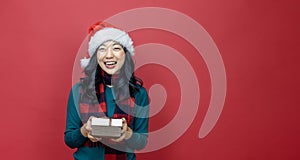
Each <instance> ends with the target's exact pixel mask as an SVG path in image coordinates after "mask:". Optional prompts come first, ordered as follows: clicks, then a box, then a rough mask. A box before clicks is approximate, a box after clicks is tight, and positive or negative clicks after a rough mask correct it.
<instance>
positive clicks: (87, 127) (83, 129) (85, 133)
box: [80, 116, 101, 142]
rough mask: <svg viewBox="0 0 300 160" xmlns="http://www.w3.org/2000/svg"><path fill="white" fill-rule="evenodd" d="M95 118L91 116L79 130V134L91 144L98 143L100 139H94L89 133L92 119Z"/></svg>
mask: <svg viewBox="0 0 300 160" xmlns="http://www.w3.org/2000/svg"><path fill="white" fill-rule="evenodd" d="M93 118H95V117H94V116H91V117H90V118H89V119H88V121H87V122H86V123H85V124H84V125H83V126H82V127H81V128H80V131H81V134H82V135H83V136H84V137H87V138H89V139H90V140H91V141H92V142H97V141H100V140H101V138H95V137H93V136H92V135H91V134H90V133H91V131H92V119H93Z"/></svg>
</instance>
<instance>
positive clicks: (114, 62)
mask: <svg viewBox="0 0 300 160" xmlns="http://www.w3.org/2000/svg"><path fill="white" fill-rule="evenodd" d="M116 64H117V62H116V61H109V62H104V65H105V67H106V68H108V69H113V68H115V66H116Z"/></svg>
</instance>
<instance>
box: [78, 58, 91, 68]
mask: <svg viewBox="0 0 300 160" xmlns="http://www.w3.org/2000/svg"><path fill="white" fill-rule="evenodd" d="M89 62H90V58H86V57H84V58H83V59H81V60H80V66H81V68H85V67H86V66H87V65H88V64H89Z"/></svg>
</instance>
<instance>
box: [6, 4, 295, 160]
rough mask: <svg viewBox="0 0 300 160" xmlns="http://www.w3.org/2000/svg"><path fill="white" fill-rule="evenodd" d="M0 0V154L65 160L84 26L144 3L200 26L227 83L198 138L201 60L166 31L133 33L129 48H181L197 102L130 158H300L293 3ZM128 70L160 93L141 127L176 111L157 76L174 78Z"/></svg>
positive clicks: (204, 77) (204, 84)
mask: <svg viewBox="0 0 300 160" xmlns="http://www.w3.org/2000/svg"><path fill="white" fill-rule="evenodd" d="M0 3H1V5H0V13H1V14H0V20H1V26H0V42H1V45H0V48H1V58H0V65H1V67H0V70H1V75H2V76H1V89H0V96H1V112H0V114H1V116H0V117H1V132H0V136H1V138H2V140H1V146H0V152H1V157H2V158H1V159H8V160H10V159H11V160H15V159H30V160H36V159H44V160H48V159H49V160H50V159H57V160H62V159H72V152H73V151H74V150H71V149H69V148H67V147H66V145H65V144H64V142H63V132H64V127H65V114H66V101H67V97H68V93H69V90H70V88H71V86H72V67H73V63H74V59H75V57H76V54H77V50H78V48H79V46H80V44H81V42H82V41H83V39H84V38H85V36H86V33H87V28H88V26H89V25H91V24H92V23H94V22H95V21H98V20H103V19H106V18H108V17H110V16H112V15H115V14H117V13H119V12H122V11H125V10H128V9H134V8H138V7H150V6H151V7H163V8H169V9H173V10H177V11H179V12H182V13H184V14H186V15H188V16H190V17H191V18H193V19H194V20H196V21H197V22H198V23H199V24H201V25H202V26H203V27H204V28H205V29H206V30H207V31H208V33H209V34H210V35H211V36H212V38H213V39H214V41H215V42H216V44H217V46H218V48H219V50H220V53H221V56H222V58H223V61H224V64H225V68H226V74H227V86H228V87H227V96H226V102H225V106H224V110H223V112H222V114H221V116H220V118H219V121H218V123H217V125H216V126H215V128H214V129H213V130H212V132H211V133H210V134H209V135H208V136H206V137H205V138H204V139H199V138H198V132H199V128H200V125H201V122H202V120H203V117H204V115H205V112H206V109H207V106H208V103H209V97H210V79H209V75H208V71H207V68H206V66H205V63H204V62H203V60H202V58H201V56H199V54H198V53H197V52H196V51H195V50H194V49H193V47H192V46H191V45H190V44H189V43H187V42H185V41H183V40H182V39H180V38H179V37H178V36H176V35H174V34H170V33H165V32H160V31H158V30H140V31H136V32H133V33H132V36H133V39H134V40H135V43H136V45H140V44H144V43H149V42H155V43H163V44H166V45H170V46H172V47H174V48H176V49H177V50H179V51H180V53H184V56H185V57H186V58H187V59H188V60H189V61H190V63H191V64H192V66H193V68H194V69H195V70H196V73H197V76H198V79H199V85H200V88H201V101H200V106H199V107H200V108H199V110H198V113H197V116H196V118H195V120H194V122H193V124H192V125H191V126H190V127H189V129H188V130H187V132H185V134H184V135H183V136H182V137H180V138H179V139H178V140H177V141H176V142H174V143H172V144H171V145H169V146H168V147H166V148H163V149H161V150H158V151H154V152H151V153H142V154H138V157H139V159H184V158H186V159H205V160H215V159H222V160H227V159H228V160H229V159H231V160H232V159H236V160H237V159H273V160H275V159H278V160H281V159H300V154H299V148H300V146H299V144H300V138H299V135H300V121H299V114H300V108H299V104H300V103H299V102H300V101H299V96H300V88H299V81H300V75H299V71H298V69H299V67H300V66H299V63H298V61H299V60H300V59H299V58H300V56H299V53H300V47H299V44H298V43H299V36H300V34H299V28H300V25H299V24H300V23H299V11H298V10H299V7H300V5H299V2H298V1H297V0H294V1H292V0H288V1H283V0H265V1H259V0H244V1H241V0H230V1H222V0H210V1H209V0H198V1H197V0H192V1H183V0H173V1H161V0H160V1H159V0H151V1H150V0H149V1H139V0H134V1H133V0H129V1H100V0H88V1H81V0H63V1H61V0H51V1H50V0H49V1H39V0H27V1H22V0H10V1H1V2H0ZM158 18H159V17H158ZM187 28H188V26H187ZM170 38H171V39H172V41H170ZM154 70H155V72H154ZM137 73H138V75H139V76H140V77H141V78H143V79H144V81H145V86H146V87H150V86H151V85H152V84H154V83H161V84H162V85H164V86H165V88H166V91H167V92H168V99H167V102H166V106H165V108H164V109H163V110H162V111H161V112H160V113H159V114H158V115H156V116H154V117H152V118H151V119H150V130H156V129H159V128H161V127H163V126H164V125H166V124H167V123H168V122H169V121H170V120H171V119H172V117H173V116H174V114H175V113H176V111H177V109H178V103H179V100H178V97H179V96H180V95H178V94H176V91H178V89H179V88H178V87H176V86H178V82H177V81H171V82H167V80H168V79H170V78H172V76H173V77H174V75H173V74H172V73H171V72H170V71H168V70H167V69H166V68H164V67H161V66H151V65H148V66H144V67H142V68H140V69H139V70H138V71H137ZM157 75H159V76H157ZM174 78H176V77H174ZM174 86H175V87H174ZM166 136H167V135H166ZM162 138H163V137H162Z"/></svg>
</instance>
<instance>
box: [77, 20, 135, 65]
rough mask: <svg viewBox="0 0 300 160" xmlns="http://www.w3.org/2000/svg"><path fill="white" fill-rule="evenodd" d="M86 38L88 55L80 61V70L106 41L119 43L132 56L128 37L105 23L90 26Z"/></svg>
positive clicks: (132, 50) (130, 41)
mask: <svg viewBox="0 0 300 160" xmlns="http://www.w3.org/2000/svg"><path fill="white" fill-rule="evenodd" d="M88 36H89V37H88V38H89V39H88V40H89V42H88V53H87V55H86V57H84V58H83V59H81V60H80V65H81V67H82V68H85V67H86V66H87V65H88V64H89V61H90V57H92V56H93V54H94V53H95V52H96V50H97V48H98V47H99V46H100V45H101V44H103V43H104V42H107V41H116V42H118V43H120V44H121V45H122V46H123V47H125V48H126V49H127V51H128V52H129V53H130V54H131V55H134V47H133V41H132V39H131V38H130V37H129V35H128V34H127V33H126V32H125V31H123V30H121V29H118V28H116V27H115V26H113V25H111V24H109V23H107V22H97V23H95V24H93V25H92V26H90V27H89V35H88Z"/></svg>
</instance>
